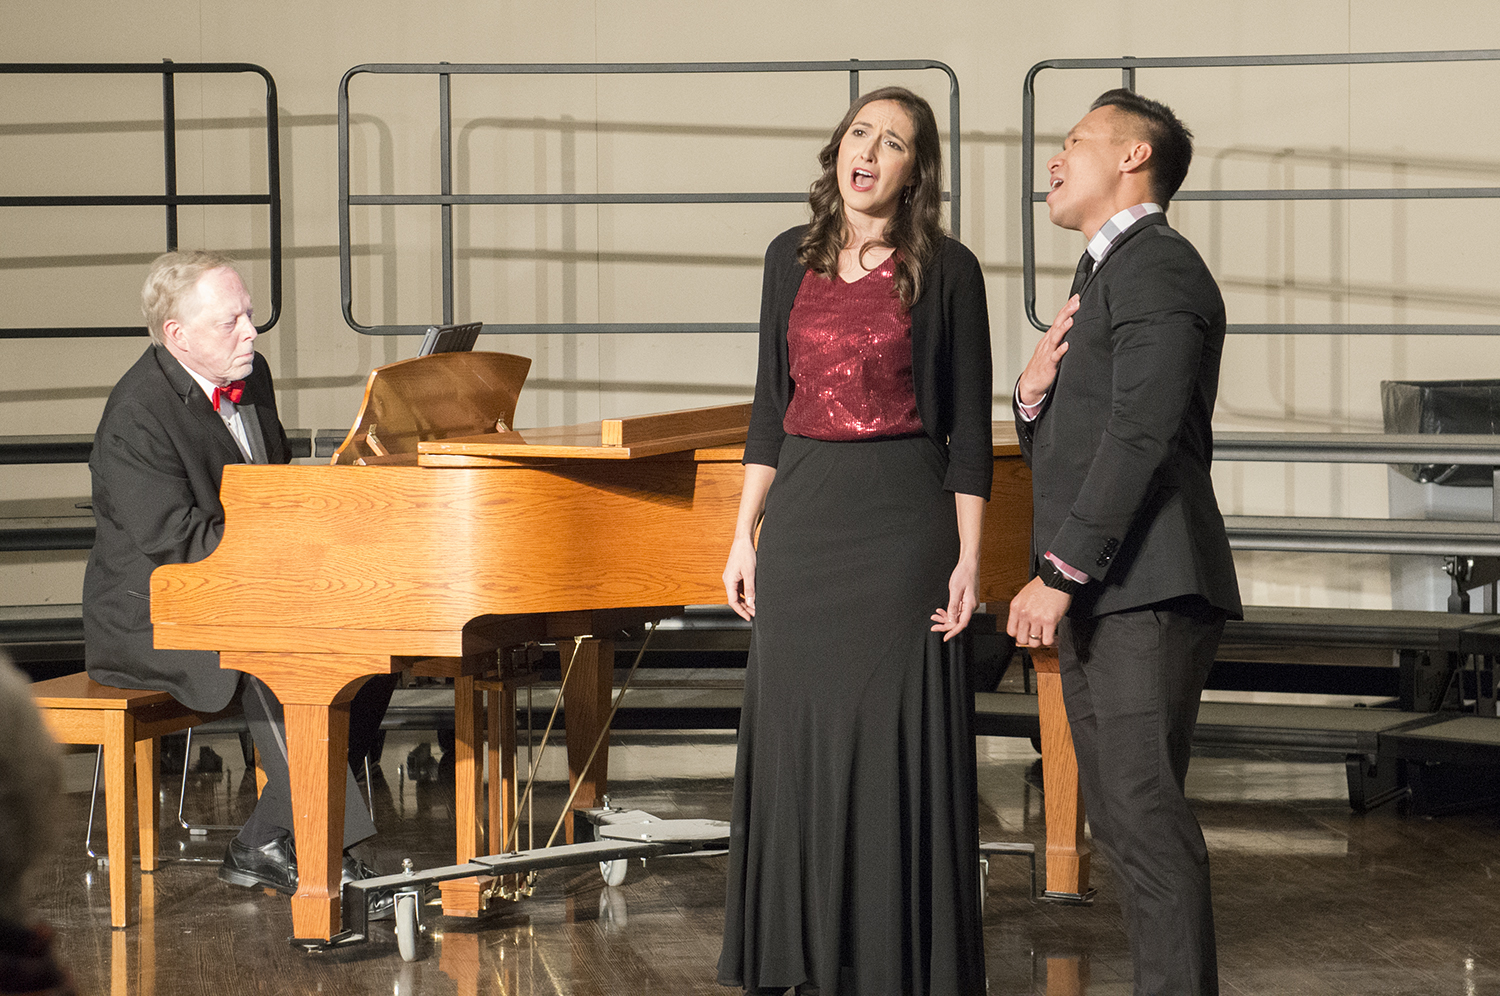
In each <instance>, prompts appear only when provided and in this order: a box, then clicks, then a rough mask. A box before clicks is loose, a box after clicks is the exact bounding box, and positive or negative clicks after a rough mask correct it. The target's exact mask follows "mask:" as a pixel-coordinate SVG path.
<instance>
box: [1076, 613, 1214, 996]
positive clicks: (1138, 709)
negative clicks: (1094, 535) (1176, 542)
mask: <svg viewBox="0 0 1500 996" xmlns="http://www.w3.org/2000/svg"><path fill="white" fill-rule="evenodd" d="M1223 630H1224V614H1223V613H1222V612H1220V611H1219V610H1217V609H1214V608H1212V607H1211V606H1209V605H1208V603H1207V602H1205V601H1203V600H1202V599H1197V598H1184V599H1174V600H1173V601H1172V602H1169V603H1161V604H1159V605H1155V606H1148V607H1146V608H1144V609H1137V610H1132V611H1128V612H1118V613H1113V614H1111V615H1105V616H1096V617H1094V618H1091V619H1071V618H1069V619H1065V620H1064V621H1063V625H1062V627H1061V629H1060V634H1059V640H1058V650H1059V662H1060V664H1061V671H1062V689H1063V700H1064V702H1065V704H1066V705H1067V710H1068V725H1069V726H1070V727H1071V728H1072V731H1073V745H1074V748H1075V749H1076V751H1077V753H1078V774H1079V779H1080V781H1081V783H1082V787H1083V802H1084V806H1085V808H1086V811H1087V813H1088V818H1089V826H1090V827H1091V828H1092V830H1093V835H1094V841H1095V843H1097V844H1099V845H1101V846H1102V847H1103V849H1104V851H1105V852H1106V854H1107V856H1108V858H1109V860H1110V862H1111V865H1112V866H1113V868H1114V870H1115V872H1116V874H1117V876H1118V881H1119V884H1120V905H1121V907H1122V909H1123V911H1124V913H1125V920H1126V927H1127V930H1128V932H1129V935H1130V951H1131V957H1132V961H1133V962H1134V967H1135V994H1136V996H1156V994H1171V996H1213V994H1217V993H1218V991H1219V979H1218V967H1217V961H1216V956H1215V945H1214V919H1213V904H1212V900H1211V897H1210V892H1209V875H1208V850H1207V848H1206V847H1205V846H1204V843H1203V831H1202V830H1201V829H1200V828H1199V826H1198V820H1197V818H1196V817H1195V816H1194V815H1193V811H1192V809H1191V807H1190V806H1189V805H1188V801H1187V797H1186V796H1185V795H1184V792H1183V783H1184V780H1185V779H1186V777H1187V769H1188V760H1189V756H1190V753H1191V748H1192V739H1193V727H1194V725H1195V724H1196V723H1197V720H1198V702H1199V699H1200V697H1201V695H1202V693H1203V685H1204V682H1205V681H1206V680H1207V678H1208V669H1209V667H1210V666H1211V665H1212V664H1213V660H1214V654H1215V651H1216V650H1217V649H1218V645H1219V636H1220V634H1221V633H1222V632H1223Z"/></svg>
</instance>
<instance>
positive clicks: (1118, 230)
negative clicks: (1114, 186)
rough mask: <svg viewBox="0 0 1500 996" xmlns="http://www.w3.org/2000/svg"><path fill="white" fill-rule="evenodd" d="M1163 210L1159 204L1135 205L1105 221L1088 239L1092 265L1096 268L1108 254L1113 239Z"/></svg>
mask: <svg viewBox="0 0 1500 996" xmlns="http://www.w3.org/2000/svg"><path fill="white" fill-rule="evenodd" d="M1164 210H1165V209H1164V208H1163V207H1162V206H1161V205H1160V204H1151V203H1146V204H1137V205H1135V206H1134V207H1128V208H1126V209H1125V210H1123V211H1119V212H1117V213H1116V214H1115V215H1114V217H1112V218H1110V219H1109V220H1108V221H1106V222H1105V223H1104V225H1103V227H1101V228H1100V229H1099V231H1097V232H1095V233H1094V237H1093V238H1092V239H1089V255H1090V256H1092V257H1094V265H1095V266H1098V265H1099V261H1100V260H1101V259H1103V258H1104V254H1105V253H1107V252H1109V247H1110V246H1112V245H1114V242H1115V239H1118V238H1119V237H1120V235H1121V234H1122V233H1123V232H1124V231H1125V230H1126V229H1127V228H1129V227H1130V226H1131V225H1134V224H1135V223H1136V222H1138V221H1140V220H1141V219H1142V218H1144V217H1146V215H1148V214H1161V213H1162V212H1163V211H1164Z"/></svg>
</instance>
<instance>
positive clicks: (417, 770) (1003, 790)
mask: <svg viewBox="0 0 1500 996" xmlns="http://www.w3.org/2000/svg"><path fill="white" fill-rule="evenodd" d="M432 739H433V738H432V737H431V736H430V735H423V734H420V733H400V734H392V735H391V736H390V739H389V740H388V742H387V744H386V747H385V752H384V757H383V762H382V770H381V772H377V773H376V775H375V776H374V778H373V783H374V805H375V812H376V823H377V825H378V826H379V827H380V830H381V832H380V835H379V836H378V837H377V838H376V839H375V841H374V842H373V847H372V848H371V850H370V854H369V855H368V856H369V857H372V858H373V860H374V862H375V863H376V865H377V866H378V867H379V868H381V869H382V870H386V871H394V870H396V869H398V868H399V867H400V863H401V859H402V858H405V857H410V858H411V859H412V860H413V862H414V863H415V865H416V866H417V867H419V868H421V867H431V866H436V865H442V864H448V863H450V862H451V861H452V859H453V851H452V846H453V845H452V841H453V823H452V813H451V809H452V789H451V784H452V783H451V779H450V780H448V781H446V784H445V783H444V780H442V779H441V777H440V774H441V770H440V766H435V765H433V764H431V763H430V762H424V761H423V757H422V751H421V748H420V746H419V745H420V744H421V743H423V742H428V743H431V742H432ZM204 743H207V744H208V745H209V746H210V747H211V749H212V750H213V751H214V752H215V753H216V754H217V755H218V757H219V758H220V760H221V761H222V765H223V767H222V770H221V771H217V772H214V771H205V772H195V773H194V774H192V775H191V776H190V779H189V785H188V791H187V800H186V815H187V818H188V819H189V820H190V821H193V822H198V823H228V822H231V821H234V820H236V819H237V818H238V817H239V814H242V813H243V812H244V811H245V809H246V807H247V806H248V805H249V804H250V803H251V801H252V798H253V795H252V792H253V790H252V786H251V785H250V784H249V782H248V781H247V779H246V777H245V772H244V766H243V762H242V761H241V758H240V751H239V746H238V743H237V742H236V741H235V740H233V739H224V738H219V739H215V740H212V741H205V740H202V739H200V741H199V742H198V743H195V745H194V747H193V754H194V755H195V758H194V761H195V763H196V762H197V760H198V758H197V757H196V755H197V754H198V753H199V751H200V746H201V745H203V744H204ZM614 744H615V746H614V748H613V750H612V752H611V756H610V766H611V781H612V791H613V797H614V801H615V804H616V805H623V806H628V807H632V808H640V809H644V810H647V811H648V812H651V813H654V814H656V815H658V816H662V817H696V816H702V817H712V818H725V817H726V816H727V814H728V809H729V792H730V774H731V771H732V766H733V755H734V746H733V740H732V735H731V734H726V733H722V732H706V733H686V734H679V733H671V734H646V733H622V734H617V735H616V739H615V741H614ZM413 749H417V751H418V753H417V754H416V755H415V756H411V752H412V751H413ZM430 749H431V752H432V754H434V755H438V754H440V751H438V748H437V746H436V744H435V743H432V744H431V748H430ZM978 750H979V759H980V762H979V771H980V793H981V798H982V812H981V830H982V835H983V838H984V839H985V840H1004V841H1029V842H1033V843H1035V844H1036V845H1037V851H1038V852H1039V854H1040V853H1044V851H1045V848H1044V839H1043V826H1042V820H1041V807H1042V799H1041V792H1040V789H1039V788H1038V787H1037V786H1038V785H1039V784H1040V772H1039V770H1038V766H1037V760H1036V754H1035V753H1034V752H1033V751H1032V749H1031V747H1030V745H1029V744H1028V743H1027V742H1025V741H1023V740H1004V739H997V738H981V739H980V740H979V742H978ZM68 760H69V784H68V789H69V792H68V794H67V797H66V799H65V803H64V807H63V810H62V811H63V814H64V819H63V821H62V823H61V826H60V828H59V833H58V840H59V844H58V851H57V853H56V854H55V855H54V856H53V858H52V859H51V860H50V861H48V863H47V865H46V868H45V874H44V876H43V882H42V894H41V897H40V902H39V912H40V914H41V916H42V917H44V918H45V919H46V920H48V921H49V922H51V923H52V924H53V925H54V927H55V928H56V930H57V932H58V935H59V948H60V956H61V960H62V961H63V962H64V963H65V964H66V965H67V966H68V967H69V968H70V969H71V970H72V972H73V974H74V977H75V979H76V981H77V982H78V985H79V991H80V992H81V993H105V992H108V993H111V994H116V996H127V994H140V996H147V994H163V996H167V994H170V996H178V994H187V993H193V994H198V993H203V994H210V996H226V994H230V993H262V994H279V993H288V994H292V993H297V994H301V993H312V992H321V993H391V994H393V996H408V994H417V993H456V994H481V993H483V994H507V996H546V994H554V993H562V994H569V996H596V994H598V996H604V994H625V993H631V994H636V993H713V994H728V993H730V992H731V991H730V990H725V989H721V988H720V987H718V986H717V985H715V984H714V965H715V960H716V959H717V956H718V945H719V931H720V928H721V924H722V911H721V908H720V903H721V902H722V896H723V887H724V859H723V857H722V856H712V857H678V858H666V859H658V860H654V861H652V862H651V863H650V864H649V865H648V866H646V867H644V868H643V867H641V866H640V865H639V864H637V865H635V866H633V867H632V868H631V869H630V872H629V874H628V876H627V878H626V881H625V883H624V884H623V885H622V886H620V887H618V888H606V887H605V885H604V884H603V881H602V880H601V877H600V875H599V872H598V870H597V866H585V867H578V868H573V869H564V870H558V871H551V872H544V873H543V874H542V875H541V877H540V878H539V880H538V881H537V883H536V892H535V895H534V896H533V897H532V898H530V899H527V900H525V901H523V902H521V903H518V904H506V905H505V906H504V908H502V909H501V910H499V911H498V912H491V913H490V914H489V915H488V916H487V917H486V918H484V919H481V920H477V921H476V920H461V919H457V918H445V917H442V916H433V917H431V918H429V919H428V921H427V923H426V926H427V928H428V932H427V935H426V937H425V938H424V941H423V944H422V949H421V952H420V953H421V955H422V957H421V958H420V959H419V960H417V961H414V962H403V961H402V960H401V958H400V957H399V956H398V954H397V950H396V944H395V941H394V938H393V936H392V934H391V929H390V927H389V926H387V925H376V928H375V932H374V936H373V937H372V939H371V941H370V943H368V944H364V945H361V946H358V947H355V948H351V949H347V950H344V951H341V952H338V953H336V954H324V955H312V956H309V955H305V954H302V953H299V952H298V951H296V950H294V949H292V948H291V947H290V946H288V944H287V942H286V939H287V937H288V936H289V935H290V933H291V915H290V909H289V906H288V901H287V900H286V899H285V898H283V897H280V896H277V895H275V894H271V893H263V892H251V891H247V890H243V889H236V888H233V887H230V886H227V885H224V884H221V883H220V882H219V881H218V880H217V878H216V877H215V871H216V861H217V859H218V857H219V856H220V855H221V854H222V851H223V848H224V846H225V844H226V843H227V841H228V839H229V837H230V836H231V834H230V833H229V832H226V831H211V832H209V833H208V834H207V835H206V836H203V837H193V836H192V835H190V834H189V833H187V832H186V831H184V830H182V829H181V828H180V827H178V825H177V819H176V809H177V797H178V791H177V784H176V781H175V779H173V778H165V779H164V792H163V823H164V825H166V827H167V828H166V829H165V831H164V843H163V847H164V850H165V852H166V853H168V854H172V855H176V856H178V857H182V858H195V857H196V858H206V859H208V863H190V862H188V861H173V862H170V863H167V864H166V865H165V866H164V867H163V868H162V869H161V870H160V871H158V872H156V873H154V874H148V875H141V876H140V880H141V883H142V885H141V905H140V917H139V920H138V923H137V925H135V926H132V927H130V928H128V929H125V930H112V929H111V928H110V926H109V896H108V888H107V884H106V878H105V876H104V874H103V870H102V869H101V868H99V867H98V866H97V865H96V863H95V861H94V860H93V859H91V858H89V857H88V856H87V855H86V853H85V852H84V845H83V838H84V829H85V823H86V819H87V813H88V781H89V776H90V775H91V774H92V768H93V763H92V755H91V754H88V755H83V754H76V755H71V756H70V757H69V759H68ZM408 760H410V761H412V762H414V763H412V764H410V765H408ZM523 760H524V758H523ZM560 760H561V752H560V751H559V752H556V753H549V754H548V755H547V757H546V758H544V763H543V765H542V768H543V774H544V775H549V776H551V777H552V778H553V779H556V778H558V777H559V776H560V774H561V772H560V771H559V770H558V769H557V767H556V764H557V762H560ZM208 766H209V767H212V758H209V765H208ZM435 768H436V769H438V770H434V769H435ZM418 776H420V777H418ZM422 779H429V780H422ZM1189 787H1190V791H1191V795H1192V796H1193V798H1194V799H1195V801H1196V804H1197V810H1198V813H1199V816H1200V819H1201V821H1202V823H1203V825H1204V829H1205V832H1206V834H1207V836H1208V841H1209V848H1210V852H1211V855H1212V861H1213V874H1214V889H1215V906H1216V910H1217V918H1218V933H1219V943H1220V947H1219V959H1220V966H1221V974H1222V980H1223V991H1224V992H1225V993H1233V994H1242V993H1243V994H1250V993H1254V994H1339V996H1345V994H1367V996H1376V994H1391V996H1394V994H1411V996H1448V994H1452V996H1473V994H1481V996H1482V994H1497V996H1500V812H1497V811H1496V810H1494V809H1490V810H1481V811H1474V812H1468V813H1462V814H1458V815H1448V816H1443V817H1439V818H1420V817H1413V816H1408V815H1403V814H1402V813H1401V812H1399V811H1398V810H1397V809H1396V808H1394V807H1387V808H1385V809H1383V810H1380V811H1377V812H1375V813H1372V814H1369V815H1365V816H1359V815H1355V814H1353V813H1352V812H1351V811H1350V810H1349V807H1348V804H1347V801H1346V797H1345V786H1344V768H1343V763H1342V760H1335V761H1332V762H1330V761H1324V760H1318V759H1315V758H1295V757H1286V756H1271V755H1254V754H1246V753H1242V754H1238V755H1236V756H1204V757H1199V758H1197V759H1196V760H1195V761H1194V763H1193V767H1192V772H1191V775H1190V778H1189ZM563 797H564V793H563V791H562V786H561V783H560V782H559V781H557V780H553V781H551V782H549V783H548V784H547V785H546V787H545V790H544V791H543V792H542V798H541V801H540V804H539V807H538V811H537V834H538V837H539V838H545V835H546V834H547V832H548V831H550V829H551V826H552V821H553V819H555V817H556V813H557V812H558V810H559V809H560V807H561V804H562V801H563ZM96 834H97V835H98V839H97V840H96V850H99V851H101V852H102V850H103V846H102V812H101V813H100V815H99V818H98V829H97V830H96ZM1094 881H1095V884H1096V885H1097V886H1098V890H1099V896H1098V899H1097V901H1096V902H1095V904H1094V905H1093V906H1091V907H1087V908H1077V907H1067V906H1058V905H1054V904H1050V903H1046V902H1041V901H1032V900H1030V899H1029V898H1028V897H1027V868H1026V862H1025V860H1024V859H1023V858H1019V857H996V858H994V859H992V861H991V872H990V876H989V885H988V893H987V907H986V911H985V924H986V926H985V944H986V951H987V960H988V969H989V987H990V989H989V991H990V993H992V994H995V996H1001V994H1021V993H1047V994H1075V993H1076V994H1084V993H1086V994H1090V996H1105V994H1128V993H1129V992H1130V984H1129V975H1130V966H1129V959H1128V956H1127V954H1126V949H1125V942H1124V937H1123V935H1122V933H1121V925H1120V913H1119V907H1118V905H1117V903H1116V898H1115V894H1114V889H1113V884H1112V882H1111V876H1110V869H1109V867H1108V865H1107V863H1106V862H1104V861H1103V860H1102V859H1099V858H1097V857H1096V860H1095V865H1094Z"/></svg>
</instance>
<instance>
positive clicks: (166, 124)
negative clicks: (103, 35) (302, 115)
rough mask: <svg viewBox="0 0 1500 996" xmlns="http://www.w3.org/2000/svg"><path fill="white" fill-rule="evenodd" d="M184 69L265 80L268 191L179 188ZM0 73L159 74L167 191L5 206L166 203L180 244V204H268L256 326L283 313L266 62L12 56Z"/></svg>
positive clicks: (111, 328)
mask: <svg viewBox="0 0 1500 996" xmlns="http://www.w3.org/2000/svg"><path fill="white" fill-rule="evenodd" d="M183 73H203V74H225V73H254V74H256V75H257V76H259V77H261V78H262V79H263V80H265V83H266V189H267V193H264V194H179V193H178V192H177V110H176V87H175V77H177V76H179V75H181V74H183ZM0 74H3V75H11V76H19V75H62V74H66V75H78V76H87V75H95V74H97V75H122V74H127V75H140V74H159V75H160V76H161V91H162V159H163V163H164V184H163V186H164V191H163V193H161V194H124V195H104V194H85V195H81V196H67V197H62V196H58V197H47V196H39V197H0V208H5V207H140V206H143V205H145V206H150V205H161V206H163V207H165V208H166V248H167V249H168V250H172V249H176V248H177V209H178V207H180V206H182V205H190V206H191V205H235V204H244V205H265V206H266V207H267V208H268V209H269V211H270V227H269V231H270V236H271V247H270V264H271V314H270V316H269V317H268V318H267V319H266V321H265V322H264V324H261V325H257V326H256V328H257V329H259V330H260V331H262V332H265V331H268V330H269V329H270V328H271V327H273V326H274V325H275V324H276V322H277V320H278V319H279V318H280V317H281V152H280V142H279V136H280V133H279V130H278V127H279V126H278V120H277V103H276V80H275V79H273V78H272V76H271V74H270V73H269V72H268V71H267V70H265V69H264V68H262V67H260V66H257V65H255V64H253V63H249V62H172V61H171V60H169V59H168V60H163V61H162V62H159V63H157V62H120V63H110V62H36V63H24V62H8V63H0ZM145 334H146V327H145V326H144V325H133V326H132V325H79V326H57V327H46V328H0V339H47V338H87V337H105V336H134V335H145Z"/></svg>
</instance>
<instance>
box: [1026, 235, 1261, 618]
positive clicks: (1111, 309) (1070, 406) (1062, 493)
mask: <svg viewBox="0 0 1500 996" xmlns="http://www.w3.org/2000/svg"><path fill="white" fill-rule="evenodd" d="M1073 292H1074V293H1077V294H1079V295H1080V296H1079V306H1078V311H1077V312H1076V313H1075V314H1074V316H1073V327H1072V328H1071V329H1069V331H1068V333H1067V336H1066V337H1065V339H1064V341H1065V342H1067V343H1068V351H1067V352H1066V353H1065V354H1064V355H1063V357H1062V361H1061V363H1060V364H1059V366H1058V371H1057V379H1056V380H1055V381H1054V382H1053V385H1052V389H1051V390H1050V391H1049V392H1048V394H1047V397H1046V399H1045V401H1044V403H1043V407H1042V409H1041V412H1040V413H1039V414H1038V416H1037V418H1036V419H1035V421H1032V422H1027V421H1026V420H1024V419H1022V418H1021V417H1020V415H1019V412H1018V413H1017V417H1016V428H1017V431H1018V435H1019V436H1020V441H1021V450H1022V453H1023V454H1024V455H1025V457H1026V460H1027V462H1028V463H1029V464H1030V465H1031V472H1032V490H1033V497H1034V514H1033V528H1032V555H1033V557H1034V558H1040V557H1041V556H1042V555H1043V554H1044V553H1046V552H1048V551H1050V552H1051V553H1052V554H1054V555H1055V556H1056V557H1058V558H1059V559H1061V560H1062V561H1063V563H1065V564H1068V565H1069V566H1072V567H1075V568H1077V569H1078V570H1081V571H1085V572H1087V573H1088V575H1089V576H1090V578H1092V579H1094V581H1092V582H1091V583H1090V584H1087V585H1085V586H1084V587H1083V588H1082V589H1080V591H1079V592H1078V594H1077V596H1076V597H1075V598H1074V601H1073V606H1072V608H1071V609H1070V610H1069V611H1070V614H1072V615H1075V616H1080V615H1082V616H1088V615H1103V614H1106V613H1111V612H1122V611H1125V610H1127V609H1133V608H1140V607H1143V606H1147V605H1151V604H1154V603H1157V602H1163V601H1166V600H1168V599H1172V598H1178V597H1181V596H1185V595H1200V596H1202V597H1203V598H1205V599H1206V600H1207V601H1208V602H1209V603H1210V604H1212V605H1214V606H1216V607H1217V608H1220V609H1222V610H1224V611H1225V612H1226V613H1228V614H1229V615H1230V616H1232V617H1236V618H1237V617H1239V616H1240V614H1241V606H1240V596H1239V586H1238V583H1237V581H1236V579H1235V572H1234V560H1233V557H1232V556H1231V554H1230V551H1229V540H1228V537H1227V536H1226V535H1225V532H1224V518H1223V516H1222V515H1220V514H1219V506H1218V502H1217V501H1216V500H1215V498H1214V490H1213V482H1212V480H1211V479H1210V477H1209V465H1210V463H1211V462H1212V459H1213V431H1212V428H1211V426H1210V422H1211V420H1212V417H1213V410H1214V398H1215V396H1216V395H1217V393H1218V386H1219V361H1220V357H1221V355H1222V353H1223V349H1224V324H1225V322H1224V300H1223V298H1222V297H1221V296H1220V295H1219V288H1218V285H1217V284H1215V283H1214V279H1213V276H1212V274H1210V273H1209V271H1208V267H1207V266H1206V265H1205V264H1204V262H1203V260H1202V258H1201V257H1200V256H1199V255H1198V253H1197V250H1195V249H1194V248H1193V246H1192V244H1191V243H1189V242H1188V241H1187V239H1185V238H1183V237H1182V236H1181V235H1180V234H1178V233H1177V232H1176V231H1175V230H1173V229H1172V228H1171V226H1169V225H1168V224H1167V221H1166V216H1165V215H1162V214H1150V215H1147V216H1146V217H1145V218H1142V219H1140V220H1139V221H1137V222H1136V223H1135V224H1134V225H1132V226H1131V227H1130V228H1129V229H1127V230H1126V231H1125V232H1123V233H1122V234H1121V235H1120V236H1119V237H1118V238H1117V239H1116V240H1115V242H1114V243H1113V244H1112V245H1111V246H1110V248H1109V251H1108V252H1107V253H1106V254H1105V256H1104V258H1103V259H1102V260H1100V261H1099V263H1098V264H1097V265H1096V266H1095V267H1094V269H1093V272H1092V273H1091V274H1090V275H1089V276H1088V277H1086V278H1084V279H1083V280H1082V282H1081V285H1080V284H1078V283H1075V286H1074V288H1073Z"/></svg>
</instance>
